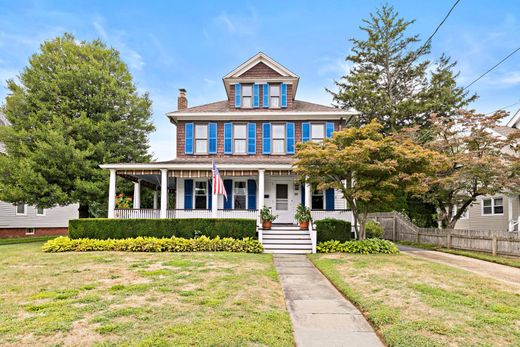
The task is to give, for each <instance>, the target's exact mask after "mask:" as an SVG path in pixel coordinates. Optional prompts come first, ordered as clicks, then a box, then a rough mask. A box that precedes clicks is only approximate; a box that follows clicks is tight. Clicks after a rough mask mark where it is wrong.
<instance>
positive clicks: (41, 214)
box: [36, 207, 45, 216]
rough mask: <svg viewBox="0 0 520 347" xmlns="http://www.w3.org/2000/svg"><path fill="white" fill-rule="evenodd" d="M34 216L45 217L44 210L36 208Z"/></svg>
mask: <svg viewBox="0 0 520 347" xmlns="http://www.w3.org/2000/svg"><path fill="white" fill-rule="evenodd" d="M36 215H37V216H45V209H44V208H42V207H36Z"/></svg>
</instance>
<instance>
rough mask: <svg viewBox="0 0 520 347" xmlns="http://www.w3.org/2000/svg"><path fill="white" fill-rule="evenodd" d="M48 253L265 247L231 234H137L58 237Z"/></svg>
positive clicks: (250, 249)
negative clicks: (126, 236)
mask: <svg viewBox="0 0 520 347" xmlns="http://www.w3.org/2000/svg"><path fill="white" fill-rule="evenodd" d="M42 250H43V251H44V252H88V251H121V252H245V253H262V252H263V250H264V247H263V246H262V244H261V243H260V242H259V241H258V240H253V239H250V238H244V239H242V240H237V239H233V238H230V237H226V238H220V237H218V236H217V237H215V238H213V239H210V238H209V237H207V236H201V237H198V238H193V239H185V238H180V237H171V238H157V237H136V238H133V239H118V240H114V239H108V240H96V239H70V238H68V237H58V238H55V239H53V240H50V241H47V242H46V243H45V244H44V245H43V246H42Z"/></svg>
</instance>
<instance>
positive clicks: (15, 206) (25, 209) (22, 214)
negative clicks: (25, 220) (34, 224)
mask: <svg viewBox="0 0 520 347" xmlns="http://www.w3.org/2000/svg"><path fill="white" fill-rule="evenodd" d="M18 205H21V204H15V205H14V213H15V215H17V216H27V204H23V213H19V212H18Z"/></svg>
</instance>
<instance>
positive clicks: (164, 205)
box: [160, 169, 168, 218]
mask: <svg viewBox="0 0 520 347" xmlns="http://www.w3.org/2000/svg"><path fill="white" fill-rule="evenodd" d="M167 209H168V169H161V213H160V217H161V218H166V210H167Z"/></svg>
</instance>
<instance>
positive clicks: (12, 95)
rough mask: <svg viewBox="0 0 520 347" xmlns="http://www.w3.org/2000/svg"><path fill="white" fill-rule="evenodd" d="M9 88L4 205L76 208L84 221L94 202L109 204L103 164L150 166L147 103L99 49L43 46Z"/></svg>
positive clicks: (109, 52)
mask: <svg viewBox="0 0 520 347" xmlns="http://www.w3.org/2000/svg"><path fill="white" fill-rule="evenodd" d="M7 88H8V90H9V95H8V96H7V98H6V104H5V114H6V117H7V119H8V120H9V122H10V123H11V126H8V127H1V128H2V129H0V142H3V143H4V144H5V147H6V149H7V153H8V155H6V156H0V187H1V188H0V199H1V200H4V201H8V202H11V203H28V204H30V205H36V206H39V207H45V208H50V207H53V206H56V205H67V204H71V203H77V202H79V204H80V217H86V216H87V215H88V211H89V209H88V207H89V205H90V203H91V202H93V201H95V202H102V201H103V200H105V199H106V192H107V190H108V174H107V172H104V171H103V170H101V169H100V168H99V167H98V165H99V164H100V163H114V162H139V161H148V160H150V156H149V155H148V154H147V152H148V147H149V146H148V134H149V133H150V132H152V131H153V130H154V126H153V125H152V123H151V120H150V119H151V113H152V111H151V101H150V99H149V97H148V95H147V94H144V95H139V94H138V92H137V89H136V86H135V85H134V83H133V81H132V76H131V74H130V72H129V71H128V69H127V66H126V65H125V63H124V62H123V61H122V60H121V58H120V56H119V53H118V52H117V51H116V50H115V49H113V48H108V47H107V46H106V45H105V44H103V43H102V42H101V41H99V40H94V41H91V42H86V41H82V42H78V41H77V40H76V39H75V38H74V36H72V35H71V34H65V35H63V36H61V37H57V38H55V39H53V40H50V41H45V42H44V43H43V44H42V45H41V46H40V51H39V52H38V53H36V54H34V55H33V56H32V57H31V58H30V59H29V63H28V65H27V66H26V67H25V69H24V70H23V71H22V72H21V73H20V75H19V81H15V80H9V81H7Z"/></svg>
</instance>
